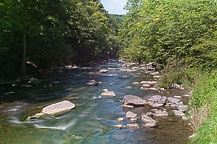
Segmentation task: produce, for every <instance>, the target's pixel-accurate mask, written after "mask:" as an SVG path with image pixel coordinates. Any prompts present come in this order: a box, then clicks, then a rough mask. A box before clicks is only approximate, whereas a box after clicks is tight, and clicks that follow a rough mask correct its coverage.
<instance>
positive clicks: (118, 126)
mask: <svg viewBox="0 0 217 144" xmlns="http://www.w3.org/2000/svg"><path fill="white" fill-rule="evenodd" d="M115 127H116V128H124V127H125V126H124V125H122V124H118V125H115Z"/></svg>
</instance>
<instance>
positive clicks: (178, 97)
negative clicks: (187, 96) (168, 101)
mask: <svg viewBox="0 0 217 144" xmlns="http://www.w3.org/2000/svg"><path fill="white" fill-rule="evenodd" d="M174 98H177V99H181V98H182V97H181V96H174Z"/></svg>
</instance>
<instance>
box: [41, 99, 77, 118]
mask: <svg viewBox="0 0 217 144" xmlns="http://www.w3.org/2000/svg"><path fill="white" fill-rule="evenodd" d="M73 108H75V104H73V103H71V102H70V101H62V102H58V103H55V104H51V105H49V106H46V107H45V108H43V109H42V112H41V113H43V114H48V115H55V114H58V113H62V112H67V111H69V110H71V109H73Z"/></svg>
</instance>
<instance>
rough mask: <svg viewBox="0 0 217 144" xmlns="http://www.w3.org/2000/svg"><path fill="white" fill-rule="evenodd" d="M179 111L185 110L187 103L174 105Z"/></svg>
mask: <svg viewBox="0 0 217 144" xmlns="http://www.w3.org/2000/svg"><path fill="white" fill-rule="evenodd" d="M176 107H177V109H178V110H179V111H182V112H185V111H186V110H187V109H188V106H187V105H176Z"/></svg>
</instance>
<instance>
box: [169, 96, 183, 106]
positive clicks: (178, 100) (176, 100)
mask: <svg viewBox="0 0 217 144" xmlns="http://www.w3.org/2000/svg"><path fill="white" fill-rule="evenodd" d="M168 101H169V102H170V103H173V104H177V103H178V102H180V101H181V100H180V99H177V98H172V97H169V98H168Z"/></svg>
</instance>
